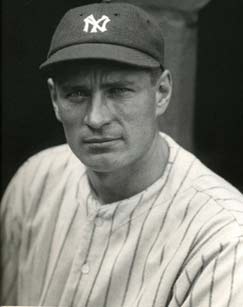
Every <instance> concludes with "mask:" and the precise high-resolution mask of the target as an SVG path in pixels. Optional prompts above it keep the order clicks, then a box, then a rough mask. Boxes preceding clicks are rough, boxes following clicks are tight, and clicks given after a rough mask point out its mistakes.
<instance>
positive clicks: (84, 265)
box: [81, 263, 89, 274]
mask: <svg viewBox="0 0 243 307" xmlns="http://www.w3.org/2000/svg"><path fill="white" fill-rule="evenodd" d="M81 271H82V273H83V274H88V273H89V265H88V263H85V264H83V265H82V269H81Z"/></svg>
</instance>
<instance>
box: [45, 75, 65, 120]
mask: <svg viewBox="0 0 243 307" xmlns="http://www.w3.org/2000/svg"><path fill="white" fill-rule="evenodd" d="M47 85H48V88H49V92H50V96H51V101H52V105H53V108H54V112H55V115H56V118H57V120H58V121H60V122H61V121H62V120H61V116H60V110H59V106H58V103H57V90H56V85H55V83H54V80H53V79H52V78H49V79H48V80H47Z"/></svg>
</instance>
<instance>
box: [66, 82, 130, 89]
mask: <svg viewBox="0 0 243 307" xmlns="http://www.w3.org/2000/svg"><path fill="white" fill-rule="evenodd" d="M124 86H134V82H133V81H128V80H124V81H106V82H102V83H101V88H110V87H124ZM61 87H62V89H64V90H70V89H72V90H76V89H77V90H84V91H89V90H90V87H89V86H87V85H86V84H71V83H69V82H67V83H66V82H65V83H63V84H61Z"/></svg>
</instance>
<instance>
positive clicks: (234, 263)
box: [227, 239, 242, 307]
mask: <svg viewBox="0 0 243 307" xmlns="http://www.w3.org/2000/svg"><path fill="white" fill-rule="evenodd" d="M239 244H240V239H239V240H238V243H237V245H236V246H235V248H234V260H233V261H234V262H233V267H232V271H231V283H230V293H229V300H228V303H227V307H230V305H231V304H230V303H231V300H232V293H233V287H234V276H235V266H236V256H237V251H238V248H239ZM241 281H242V280H241Z"/></svg>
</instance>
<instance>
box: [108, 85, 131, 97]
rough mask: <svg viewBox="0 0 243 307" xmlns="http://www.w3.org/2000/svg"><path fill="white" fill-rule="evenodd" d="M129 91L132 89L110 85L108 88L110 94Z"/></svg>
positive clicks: (114, 94)
mask: <svg viewBox="0 0 243 307" xmlns="http://www.w3.org/2000/svg"><path fill="white" fill-rule="evenodd" d="M130 92H132V90H131V89H129V88H126V87H112V88H110V89H109V90H108V94H109V95H110V96H124V95H127V94H128V93H130Z"/></svg>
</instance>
